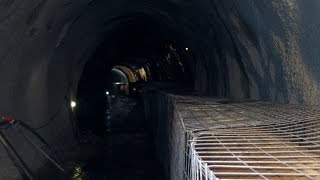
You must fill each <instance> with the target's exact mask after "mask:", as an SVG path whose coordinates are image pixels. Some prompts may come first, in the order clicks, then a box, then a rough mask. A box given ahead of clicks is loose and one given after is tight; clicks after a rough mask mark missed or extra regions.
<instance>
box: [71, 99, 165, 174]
mask: <svg viewBox="0 0 320 180" xmlns="http://www.w3.org/2000/svg"><path fill="white" fill-rule="evenodd" d="M106 114H107V118H106V120H105V124H106V133H105V137H104V138H100V139H99V138H95V137H91V136H90V135H88V136H87V137H85V138H84V141H85V143H84V145H82V147H81V150H80V151H81V152H82V153H81V154H80V157H81V158H80V159H79V158H78V159H77V160H75V161H73V162H72V163H73V164H72V166H73V171H74V174H75V175H73V176H74V177H73V179H77V180H82V179H83V180H85V179H90V180H129V179H130V180H151V179H152V180H161V179H163V178H161V173H160V170H159V167H158V165H157V163H156V160H155V149H154V142H153V138H152V136H151V131H150V129H149V128H148V127H146V124H148V123H146V119H145V118H144V107H143V104H142V102H140V101H139V100H138V98H133V97H121V98H117V99H115V100H114V101H113V103H112V106H111V107H110V108H108V109H107V110H106Z"/></svg>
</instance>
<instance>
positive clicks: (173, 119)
mask: <svg viewBox="0 0 320 180" xmlns="http://www.w3.org/2000/svg"><path fill="white" fill-rule="evenodd" d="M144 107H145V114H146V120H147V121H149V122H150V124H151V126H150V127H151V128H152V129H151V130H152V131H153V132H154V138H155V142H156V156H157V159H158V160H159V162H160V165H161V167H162V168H163V169H162V170H163V172H164V173H165V176H164V177H165V178H166V179H172V180H179V179H183V177H184V174H183V173H184V168H183V167H184V163H185V161H184V156H185V143H186V142H185V130H184V129H183V126H182V123H181V120H180V118H179V117H178V113H177V112H176V110H175V109H174V104H172V101H171V97H170V96H169V95H168V94H165V93H162V92H159V91H148V92H147V93H146V94H145V96H144Z"/></svg>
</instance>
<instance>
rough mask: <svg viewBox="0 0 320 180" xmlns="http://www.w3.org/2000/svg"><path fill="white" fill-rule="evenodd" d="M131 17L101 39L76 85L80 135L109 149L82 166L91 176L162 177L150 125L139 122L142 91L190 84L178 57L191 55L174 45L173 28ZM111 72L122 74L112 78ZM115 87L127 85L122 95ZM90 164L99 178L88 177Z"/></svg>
mask: <svg viewBox="0 0 320 180" xmlns="http://www.w3.org/2000/svg"><path fill="white" fill-rule="evenodd" d="M135 16H136V15H134V16H133V17H130V20H129V21H128V22H126V23H123V24H121V25H119V27H116V28H114V29H112V30H111V32H109V33H108V34H107V35H106V37H105V40H104V42H103V43H101V45H99V46H98V47H97V49H96V50H95V51H94V54H92V56H91V58H90V60H89V61H88V62H87V63H86V65H85V67H84V70H83V73H82V75H81V79H80V81H79V86H78V93H77V98H76V99H77V101H78V104H79V105H78V107H77V110H76V118H77V122H78V125H79V128H80V131H81V132H80V134H83V133H87V134H88V133H89V134H94V135H97V136H99V137H102V138H103V139H104V141H106V142H105V144H104V146H105V148H106V149H109V150H105V151H103V152H102V154H103V155H100V156H102V157H103V158H99V159H98V160H96V161H93V162H91V161H89V162H87V163H88V165H86V166H85V168H89V169H88V171H89V172H88V173H89V176H91V178H95V179H96V178H98V179H103V178H110V179H128V178H129V176H128V175H127V174H121V172H122V171H123V170H125V171H127V172H128V173H129V174H130V179H139V180H141V179H159V180H160V179H163V178H164V176H163V175H162V174H163V172H161V167H160V165H159V162H157V160H156V158H155V148H156V147H155V144H154V142H153V139H154V137H153V135H152V134H153V133H152V127H150V126H148V124H149V122H147V121H146V119H145V118H144V114H145V113H144V104H143V100H142V96H143V95H142V93H143V89H142V88H143V87H144V86H147V85H151V84H153V83H171V84H176V85H175V86H176V88H190V87H192V86H193V76H192V72H191V71H190V67H189V64H188V63H187V62H183V59H184V58H183V56H188V55H190V54H189V53H191V52H189V49H188V48H187V47H179V46H177V44H178V42H179V38H181V37H179V38H177V37H176V36H178V34H177V33H174V32H178V30H177V29H172V28H170V27H169V25H168V24H165V23H163V24H161V22H159V20H157V19H152V18H151V17H147V16H143V15H137V17H135ZM115 69H117V70H118V71H120V72H121V73H122V74H120V72H118V73H117V74H115ZM139 70H140V71H139ZM141 70H142V71H141ZM123 76H124V77H123ZM120 83H126V84H127V86H125V84H121V86H122V85H123V87H125V88H127V89H126V90H125V92H123V90H122V89H121V88H122V87H120V89H119V86H120ZM126 111H128V112H127V113H126ZM128 139H129V140H128ZM128 141H130V143H127V142H128ZM112 142H115V143H114V144H112ZM126 143H127V144H126ZM126 149H131V151H132V153H136V158H138V159H136V158H131V157H130V156H129V157H126V156H124V154H126ZM110 151H111V152H110ZM123 156H124V157H123ZM101 159H103V160H102V161H101ZM113 159H117V161H112V160H113ZM122 159H123V160H122ZM128 159H131V160H130V161H129V160H128ZM104 161H106V162H104ZM137 162H139V163H137ZM121 163H123V164H121ZM92 164H99V165H100V167H99V168H98V169H100V170H101V171H102V172H105V174H103V175H100V176H101V177H100V176H99V175H98V174H99V173H102V172H96V171H93V175H92V174H90V173H91V172H90V171H91V170H92V169H94V168H92V167H95V168H96V167H97V165H92ZM146 164H148V166H146ZM132 166H138V167H137V168H132ZM139 166H140V167H139ZM103 167H105V168H106V169H108V170H107V171H106V170H105V169H103ZM129 167H130V168H129Z"/></svg>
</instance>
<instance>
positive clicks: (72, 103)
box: [70, 101, 77, 109]
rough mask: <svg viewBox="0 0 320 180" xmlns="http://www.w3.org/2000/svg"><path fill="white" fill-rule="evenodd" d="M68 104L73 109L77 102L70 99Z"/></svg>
mask: <svg viewBox="0 0 320 180" xmlns="http://www.w3.org/2000/svg"><path fill="white" fill-rule="evenodd" d="M70 105H71V108H72V109H73V108H75V107H76V106H77V103H76V102H75V101H71V104H70Z"/></svg>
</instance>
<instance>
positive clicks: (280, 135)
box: [172, 95, 320, 180]
mask: <svg viewBox="0 0 320 180" xmlns="http://www.w3.org/2000/svg"><path fill="white" fill-rule="evenodd" d="M172 102H173V104H174V108H175V111H176V112H177V113H178V116H179V118H180V120H181V123H182V125H183V127H184V130H185V133H186V148H185V164H184V166H185V167H184V178H185V179H189V180H215V179H297V180H303V179H317V178H319V177H320V110H319V108H318V107H311V106H308V107H307V106H295V105H281V104H273V103H267V102H257V101H243V100H232V101H230V100H223V99H214V98H205V97H203V98H201V97H193V96H177V95H173V96H172Z"/></svg>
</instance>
